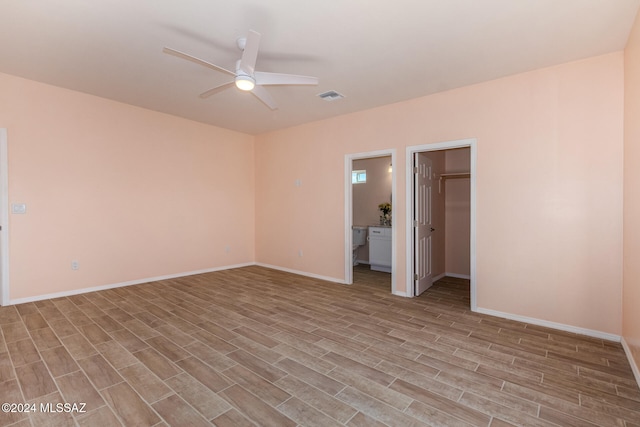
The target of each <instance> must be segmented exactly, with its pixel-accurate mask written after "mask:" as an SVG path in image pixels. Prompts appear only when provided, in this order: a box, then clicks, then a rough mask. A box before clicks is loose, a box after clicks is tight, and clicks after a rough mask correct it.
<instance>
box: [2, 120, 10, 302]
mask: <svg viewBox="0 0 640 427" xmlns="http://www.w3.org/2000/svg"><path fill="white" fill-rule="evenodd" d="M8 164H9V161H8V159H7V130H6V129H4V128H0V226H1V227H2V230H0V305H9V173H8V171H7V168H8Z"/></svg>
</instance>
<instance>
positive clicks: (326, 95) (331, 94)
mask: <svg viewBox="0 0 640 427" xmlns="http://www.w3.org/2000/svg"><path fill="white" fill-rule="evenodd" d="M318 96H319V97H320V98H322V99H324V100H325V101H335V100H337V99H342V98H344V95H343V94H341V93H338V92H336V91H335V90H330V91H328V92H323V93H319V94H318Z"/></svg>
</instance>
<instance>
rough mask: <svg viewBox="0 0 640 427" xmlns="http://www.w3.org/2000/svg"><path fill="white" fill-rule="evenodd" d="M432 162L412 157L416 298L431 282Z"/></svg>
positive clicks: (425, 158) (420, 155)
mask: <svg viewBox="0 0 640 427" xmlns="http://www.w3.org/2000/svg"><path fill="white" fill-rule="evenodd" d="M431 169H432V162H431V160H430V159H429V158H427V155H426V154H425V153H416V154H415V157H414V187H413V188H414V196H413V200H414V214H413V215H414V216H413V219H414V222H413V225H414V240H413V241H414V252H413V253H414V254H415V259H414V264H413V266H414V268H413V271H414V279H415V283H414V286H415V295H416V296H418V295H420V294H421V293H423V292H424V291H426V290H427V289H428V288H429V287H431V284H432V281H433V271H432V268H431V240H432V239H431V237H432V234H433V232H434V231H435V230H434V229H433V228H432V217H431V186H432V171H431Z"/></svg>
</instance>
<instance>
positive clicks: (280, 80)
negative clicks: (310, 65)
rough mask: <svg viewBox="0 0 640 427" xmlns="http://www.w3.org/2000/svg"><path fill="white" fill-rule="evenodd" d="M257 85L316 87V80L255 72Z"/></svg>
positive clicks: (314, 78)
mask: <svg viewBox="0 0 640 427" xmlns="http://www.w3.org/2000/svg"><path fill="white" fill-rule="evenodd" d="M254 77H255V79H256V84H258V85H317V84H318V78H317V77H311V76H296V75H295V74H280V73H265V72H262V71H256V73H255V76H254Z"/></svg>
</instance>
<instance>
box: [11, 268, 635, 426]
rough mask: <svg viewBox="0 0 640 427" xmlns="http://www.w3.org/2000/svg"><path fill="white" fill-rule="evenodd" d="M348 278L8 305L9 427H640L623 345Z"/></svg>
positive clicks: (460, 301) (458, 299) (167, 283)
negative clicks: (349, 283)
mask: <svg viewBox="0 0 640 427" xmlns="http://www.w3.org/2000/svg"><path fill="white" fill-rule="evenodd" d="M354 277H355V279H356V280H355V283H354V285H352V286H345V285H339V284H335V283H328V282H323V281H321V280H317V279H312V278H308V277H301V276H297V275H293V274H289V273H284V272H280V271H275V270H270V269H267V268H262V267H257V266H255V267H246V268H240V269H234V270H227V271H221V272H215V273H208V274H202V275H197V276H190V277H184V278H179V279H172V280H163V281H159V282H152V283H147V284H142V285H136V286H130V287H125V288H118V289H111V290H106V291H100V292H92V293H88V294H83V295H78V296H72V297H66V298H56V299H52V300H45V301H39V302H34V303H28V304H22V305H17V306H8V307H0V330H1V332H2V334H1V335H0V402H2V403H4V402H7V403H15V404H16V405H14V406H13V408H12V409H20V410H21V411H19V412H1V413H0V425H2V426H7V425H14V426H34V427H35V426H119V425H124V426H166V425H172V426H200V425H202V426H207V425H217V426H235V427H237V426H253V425H259V426H296V425H300V426H331V425H335V426H341V425H347V426H383V425H389V426H420V425H431V426H492V427H504V426H511V425H516V426H595V425H599V426H619V427H633V426H640V391H639V390H638V386H637V384H636V382H635V380H634V377H633V374H632V371H631V369H630V367H629V363H628V361H627V359H626V357H625V355H624V352H623V350H622V347H621V346H620V344H619V343H615V342H609V341H603V340H600V339H595V338H589V337H584V336H579V335H576V334H572V333H566V332H561V331H556V330H552V329H547V328H542V327H538V326H532V325H528V324H524V323H520V322H515V321H510V320H504V319H500V318H496V317H491V316H486V315H481V314H477V313H472V312H470V310H469V285H468V283H467V282H466V281H464V280H459V279H443V280H441V281H439V282H437V283H436V284H434V286H433V287H432V288H430V289H429V290H428V291H427V292H425V294H423V295H421V296H420V297H418V298H413V299H407V298H402V297H396V296H392V295H391V294H390V284H389V275H388V274H384V273H375V274H374V273H372V272H368V271H366V268H356V271H355V272H354ZM25 403H26V404H27V405H22V404H25ZM57 403H60V404H61V406H59V407H58V406H56V404H57ZM65 403H66V404H67V406H64V404H65ZM74 404H75V405H76V406H75V407H74V406H73V405H74ZM59 408H61V410H60V412H57V411H58V410H59ZM27 409H28V410H30V411H31V412H24V411H25V410H27Z"/></svg>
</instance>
